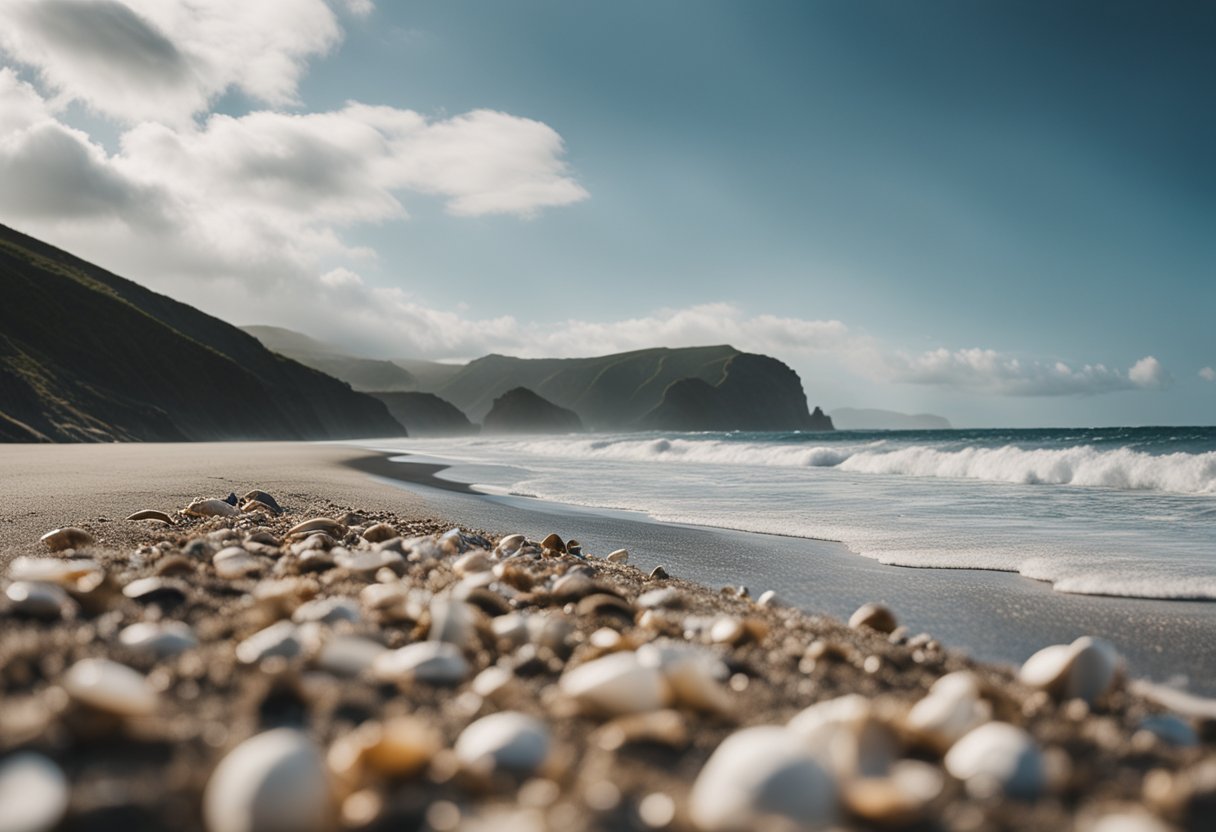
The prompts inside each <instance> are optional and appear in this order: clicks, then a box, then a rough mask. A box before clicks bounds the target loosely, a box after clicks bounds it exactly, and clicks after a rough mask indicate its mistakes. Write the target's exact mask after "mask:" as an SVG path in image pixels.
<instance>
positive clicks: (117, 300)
mask: <svg viewBox="0 0 1216 832" xmlns="http://www.w3.org/2000/svg"><path fill="white" fill-rule="evenodd" d="M401 431H402V428H401V426H400V425H399V424H398V423H397V422H396V421H395V420H394V419H393V418H392V417H391V416H390V415H389V413H388V411H387V410H386V409H385V407H384V405H383V404H382V403H381V402H379V401H377V400H376V399H373V398H372V397H370V396H365V395H362V394H360V393H356V392H354V391H352V390H351V388H350V387H349V386H348V385H346V384H344V383H343V382H340V381H338V380H336V379H334V378H330V377H329V376H327V375H325V374H323V373H320V372H318V371H316V370H313V369H310V368H308V367H305V366H303V365H301V364H298V363H296V362H295V361H292V360H290V359H288V358H284V357H283V356H280V355H276V354H275V353H272V352H271V351H269V350H267V349H266V348H265V347H264V346H262V344H260V343H259V342H258V341H257V340H256V339H255V338H253V337H252V336H250V335H247V334H246V333H244V332H241V331H240V330H239V329H237V328H236V327H234V326H231V325H229V324H226V323H224V322H223V321H220V320H218V319H216V318H213V317H211V316H210V315H206V314H204V313H203V312H200V311H198V310H197V309H194V308H192V307H190V306H187V305H186V304H183V303H179V302H177V301H175V300H173V299H171V298H168V297H165V296H164V295H159V294H157V293H155V292H152V291H151V290H148V289H145V288H144V287H142V286H139V285H138V284H135V283H132V282H131V281H129V280H126V279H124V278H121V277H119V276H117V275H115V274H112V273H110V272H108V271H106V270H104V269H101V268H99V267H97V266H95V265H93V264H91V263H88V262H86V261H84V260H81V259H80V258H78V257H74V256H72V255H71V254H68V253H66V252H64V251H61V250H59V249H57V248H54V247H53V246H50V245H47V244H46V243H43V242H40V241H38V240H35V239H34V238H32V237H28V236H26V235H24V234H21V233H19V232H17V231H14V230H13V229H11V228H7V227H5V226H2V225H0V440H5V441H54V442H78V441H115V440H147V441H179V440H219V439H332V438H354V437H367V436H387V435H401Z"/></svg>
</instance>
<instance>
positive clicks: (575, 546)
mask: <svg viewBox="0 0 1216 832" xmlns="http://www.w3.org/2000/svg"><path fill="white" fill-rule="evenodd" d="M566 554H568V555H574V556H575V557H576V558H581V557H583V544H581V543H579V542H578V541H577V540H575V539H574V538H570V539H569V540H567V541H566ZM584 560H585V558H584Z"/></svg>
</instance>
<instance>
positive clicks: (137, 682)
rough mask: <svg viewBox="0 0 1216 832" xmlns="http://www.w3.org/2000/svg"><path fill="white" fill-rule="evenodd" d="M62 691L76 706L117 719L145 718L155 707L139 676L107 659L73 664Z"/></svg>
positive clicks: (145, 682) (152, 694) (147, 686)
mask: <svg viewBox="0 0 1216 832" xmlns="http://www.w3.org/2000/svg"><path fill="white" fill-rule="evenodd" d="M63 688H64V690H66V691H67V692H68V695H69V696H71V697H72V698H73V699H75V700H76V701H77V702H80V703H82V704H84V705H88V706H89V707H91V708H95V709H96V710H99V711H105V712H106V713H110V714H115V715H117V716H146V715H148V714H151V713H154V712H155V711H156V707H157V704H158V702H157V695H156V691H155V690H153V688H152V686H151V685H150V684H148V680H147V679H145V678H144V676H143V674H141V673H140V672H139V671H136V670H132V669H131V668H129V667H127V666H126V665H124V664H119V663H118V662H114V661H110V660H109V659H98V658H94V659H81V660H80V661H78V662H76V664H74V665H72V666H71V667H70V668H68V671H67V673H66V674H64V677H63Z"/></svg>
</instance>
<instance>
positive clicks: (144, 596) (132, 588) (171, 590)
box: [122, 577, 189, 604]
mask: <svg viewBox="0 0 1216 832" xmlns="http://www.w3.org/2000/svg"><path fill="white" fill-rule="evenodd" d="M188 591H189V590H188V589H187V588H186V585H185V584H183V583H181V582H180V581H174V580H172V579H170V578H159V577H158V578H138V579H136V580H134V581H131V583H129V584H127V585H126V586H124V587H123V588H122V594H123V595H125V596H127V597H128V598H130V599H132V600H134V601H140V602H142V603H145V604H174V603H180V602H181V601H184V600H185V599H186V594H187V593H188Z"/></svg>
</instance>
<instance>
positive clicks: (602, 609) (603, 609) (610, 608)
mask: <svg viewBox="0 0 1216 832" xmlns="http://www.w3.org/2000/svg"><path fill="white" fill-rule="evenodd" d="M575 612H576V614H577V615H578V617H579V618H596V617H598V616H602V615H615V616H617V617H618V618H621V619H623V620H625V621H633V616H634V609H633V607H631V606H630V605H629V602H628V601H626V600H625V599H624V598H621V597H620V596H618V595H609V594H608V593H606V592H597V593H595V594H593V595H588V596H587V597H586V598H583V599H582V600H581V601H579V602H578V606H577V607H576V608H575Z"/></svg>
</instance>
